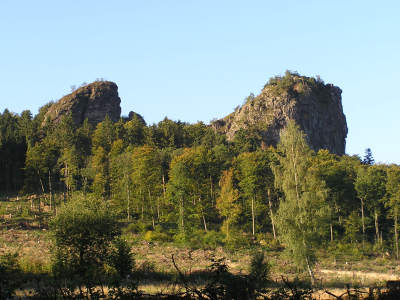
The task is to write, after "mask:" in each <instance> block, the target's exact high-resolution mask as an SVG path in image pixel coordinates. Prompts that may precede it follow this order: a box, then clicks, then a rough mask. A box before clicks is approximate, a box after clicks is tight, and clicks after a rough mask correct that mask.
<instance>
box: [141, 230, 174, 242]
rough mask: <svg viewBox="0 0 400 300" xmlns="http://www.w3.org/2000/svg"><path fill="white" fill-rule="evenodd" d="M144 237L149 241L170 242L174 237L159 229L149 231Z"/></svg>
mask: <svg viewBox="0 0 400 300" xmlns="http://www.w3.org/2000/svg"><path fill="white" fill-rule="evenodd" d="M144 239H145V240H146V241H148V242H161V243H165V242H170V241H172V238H171V237H170V236H169V235H168V234H166V233H164V232H158V231H151V230H149V231H147V232H146V233H145V235H144Z"/></svg>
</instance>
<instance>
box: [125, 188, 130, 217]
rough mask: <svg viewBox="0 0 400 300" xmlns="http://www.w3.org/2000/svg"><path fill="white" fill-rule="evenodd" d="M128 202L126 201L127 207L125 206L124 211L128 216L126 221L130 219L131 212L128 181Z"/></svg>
mask: <svg viewBox="0 0 400 300" xmlns="http://www.w3.org/2000/svg"><path fill="white" fill-rule="evenodd" d="M127 187H128V191H127V192H128V203H127V207H126V212H127V216H128V221H129V220H130V219H131V212H130V202H131V201H130V200H131V199H130V198H131V197H130V196H131V190H130V189H129V183H128V186H127Z"/></svg>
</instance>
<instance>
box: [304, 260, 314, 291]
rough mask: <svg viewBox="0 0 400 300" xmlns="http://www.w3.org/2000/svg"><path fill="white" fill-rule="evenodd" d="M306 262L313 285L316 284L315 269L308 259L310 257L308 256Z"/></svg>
mask: <svg viewBox="0 0 400 300" xmlns="http://www.w3.org/2000/svg"><path fill="white" fill-rule="evenodd" d="M306 263H307V270H308V274H309V275H310V279H311V285H312V286H314V285H315V277H314V273H313V270H312V268H311V266H310V262H309V260H308V257H306Z"/></svg>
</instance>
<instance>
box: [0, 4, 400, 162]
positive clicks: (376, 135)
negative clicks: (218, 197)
mask: <svg viewBox="0 0 400 300" xmlns="http://www.w3.org/2000/svg"><path fill="white" fill-rule="evenodd" d="M399 20H400V2H398V1H351V0H346V1H321V0H318V1H307V0H304V1H299V0H293V1H278V0H274V1H267V0H264V1H250V0H249V1H232V0H230V1H221V0H214V1H200V0H197V1H194V0H181V1H172V0H171V1H168V0H159V1H151V0H145V1H144V0H143V1H139V0H137V1H135V0H131V1H118V0H116V1H100V0H96V1H89V0H85V1H77V0H76V1H63V0H57V1H54V0H52V1H40V0H37V1H32V0H26V1H22V0H20V1H18V0H1V1H0V91H1V94H0V111H3V110H4V109H5V108H8V109H9V110H11V111H13V112H16V113H20V112H21V111H22V110H24V109H30V110H31V111H32V112H33V113H34V114H36V113H37V110H38V108H39V107H40V106H42V105H43V104H45V103H47V102H48V101H50V100H57V99H59V98H60V97H61V96H63V95H65V94H67V93H69V92H70V87H71V86H72V85H80V84H81V83H83V82H88V83H89V82H91V81H93V80H95V79H96V78H104V79H107V80H112V81H114V82H116V83H117V84H118V86H119V92H120V97H121V99H122V103H121V106H122V113H123V114H125V115H126V114H128V112H129V111H130V110H133V111H136V112H138V113H140V114H142V115H143V116H144V118H145V119H146V121H147V122H148V123H154V122H158V121H160V120H162V119H163V118H164V117H165V116H168V117H169V118H172V119H174V120H178V119H180V120H182V121H187V122H196V121H198V120H201V121H204V122H206V123H208V122H209V121H210V120H211V119H213V118H220V117H223V116H225V115H226V114H228V113H230V112H231V111H232V110H233V108H234V107H235V106H237V105H238V104H242V102H243V99H244V98H245V97H246V96H247V95H248V94H249V93H250V92H254V93H255V94H258V93H259V92H260V90H261V88H262V87H263V85H264V84H265V83H266V82H267V80H268V79H269V78H270V77H272V76H274V75H279V74H283V73H284V72H285V70H287V69H288V70H292V71H298V72H299V73H301V74H303V75H307V76H315V75H320V76H321V78H322V79H323V80H324V81H325V82H329V83H333V84H335V85H337V86H339V87H340V88H341V89H342V90H343V94H342V96H343V107H344V112H345V114H346V117H347V124H348V128H349V134H348V137H347V149H346V152H347V153H348V154H361V155H363V154H364V150H365V148H367V147H370V148H372V151H373V154H374V156H375V159H376V160H377V161H381V162H395V163H400V155H399V153H400V152H399V150H398V149H399V148H400V141H399V129H400V118H399V112H400V96H399V95H400V93H399V92H398V88H399V86H400V84H399V79H400V76H399V75H400V74H399V73H400V71H399V70H400V21H399Z"/></svg>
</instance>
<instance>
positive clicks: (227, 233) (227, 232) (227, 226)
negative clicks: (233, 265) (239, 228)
mask: <svg viewBox="0 0 400 300" xmlns="http://www.w3.org/2000/svg"><path fill="white" fill-rule="evenodd" d="M226 239H227V240H228V241H229V220H228V219H226Z"/></svg>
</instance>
